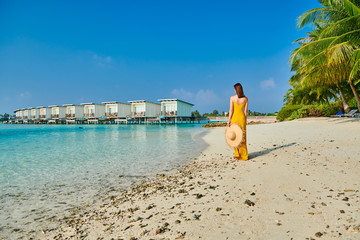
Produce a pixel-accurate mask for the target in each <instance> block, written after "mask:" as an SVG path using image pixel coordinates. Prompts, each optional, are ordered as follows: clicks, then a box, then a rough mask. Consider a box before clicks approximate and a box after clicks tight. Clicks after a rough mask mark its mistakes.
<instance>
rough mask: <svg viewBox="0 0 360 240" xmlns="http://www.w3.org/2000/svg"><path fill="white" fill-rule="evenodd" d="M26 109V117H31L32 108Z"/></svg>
mask: <svg viewBox="0 0 360 240" xmlns="http://www.w3.org/2000/svg"><path fill="white" fill-rule="evenodd" d="M23 111H24V115H23V116H24V119H30V116H31V110H30V109H25V110H23Z"/></svg>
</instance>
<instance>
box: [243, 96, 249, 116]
mask: <svg viewBox="0 0 360 240" xmlns="http://www.w3.org/2000/svg"><path fill="white" fill-rule="evenodd" d="M248 103H249V100H248V99H246V103H245V108H244V114H245V119H247V115H248Z"/></svg>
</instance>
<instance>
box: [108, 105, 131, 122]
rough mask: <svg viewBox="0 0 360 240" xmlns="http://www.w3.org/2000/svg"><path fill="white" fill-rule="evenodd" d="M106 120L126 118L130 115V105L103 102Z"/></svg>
mask: <svg viewBox="0 0 360 240" xmlns="http://www.w3.org/2000/svg"><path fill="white" fill-rule="evenodd" d="M103 104H105V117H106V119H118V118H126V117H129V116H130V115H131V104H128V103H121V102H115V101H114V102H103Z"/></svg>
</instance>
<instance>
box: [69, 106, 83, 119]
mask: <svg viewBox="0 0 360 240" xmlns="http://www.w3.org/2000/svg"><path fill="white" fill-rule="evenodd" d="M68 114H72V115H71V116H69V117H67V118H70V119H73V118H76V119H80V118H81V117H83V116H84V106H78V105H72V106H66V115H68Z"/></svg>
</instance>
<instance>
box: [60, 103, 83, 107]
mask: <svg viewBox="0 0 360 240" xmlns="http://www.w3.org/2000/svg"><path fill="white" fill-rule="evenodd" d="M63 106H64V107H68V106H80V105H75V104H63Z"/></svg>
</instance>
